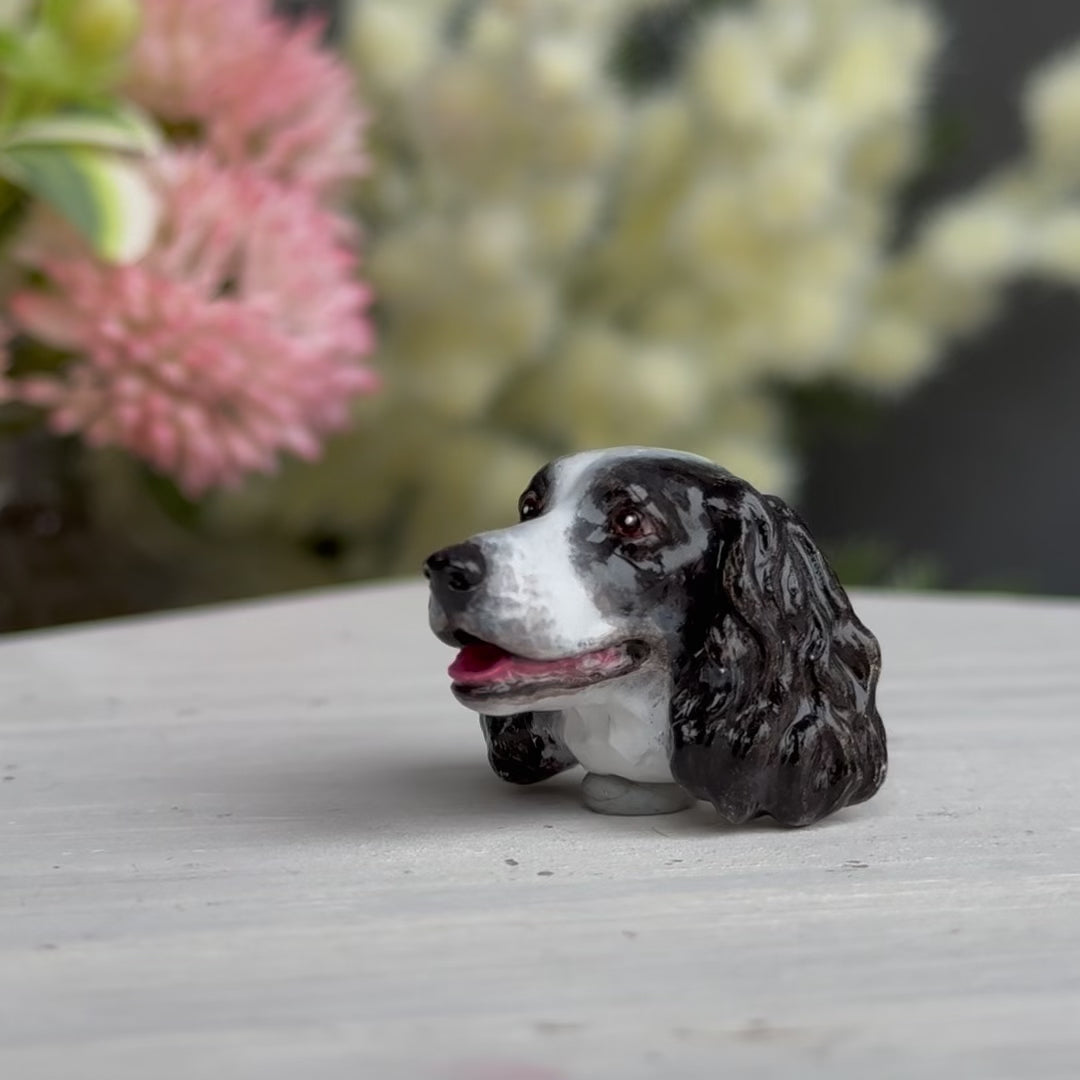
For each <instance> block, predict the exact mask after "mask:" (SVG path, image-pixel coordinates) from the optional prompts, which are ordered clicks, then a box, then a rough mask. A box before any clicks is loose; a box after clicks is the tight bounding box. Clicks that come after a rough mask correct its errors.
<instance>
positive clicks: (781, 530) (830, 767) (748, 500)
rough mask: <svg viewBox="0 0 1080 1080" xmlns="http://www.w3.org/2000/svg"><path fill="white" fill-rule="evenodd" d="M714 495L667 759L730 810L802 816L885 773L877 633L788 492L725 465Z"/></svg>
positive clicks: (680, 775)
mask: <svg viewBox="0 0 1080 1080" xmlns="http://www.w3.org/2000/svg"><path fill="white" fill-rule="evenodd" d="M709 505H710V514H711V516H712V520H713V527H714V529H715V532H716V540H717V559H716V567H715V574H716V576H715V578H714V579H713V580H712V581H711V582H710V583H709V586H710V587H706V588H705V589H704V590H703V592H704V595H705V596H706V597H707V599H706V600H705V603H706V604H708V605H709V607H710V609H711V610H710V611H708V612H705V613H704V622H705V624H706V629H705V634H704V640H703V642H699V645H700V647H699V648H696V649H695V650H693V655H688V656H686V657H684V658H683V660H682V662H681V663H680V664H679V665H677V666H676V669H675V671H674V689H673V697H672V715H671V723H672V758H671V767H672V773H673V775H674V777H675V779H676V780H677V781H678V782H679V783H680V784H682V786H683V787H685V788H686V789H687V790H689V791H690V792H691V793H692V794H694V795H696V796H697V797H698V798H701V799H706V800H708V801H709V802H712V803H713V804H714V805H715V806H716V808H717V810H718V811H719V813H720V815H721V816H722V817H723V818H725V819H726V820H728V821H731V822H735V823H737V822H743V821H746V820H748V819H750V818H752V817H756V816H758V815H760V814H763V813H767V814H771V815H772V816H773V817H774V818H776V820H777V821H779V822H781V823H783V824H785V825H807V824H809V823H810V822H813V821H817V820H818V819H819V818H822V817H824V816H825V815H826V814H829V813H831V812H832V811H834V810H838V809H839V808H840V807H842V806H847V805H849V804H851V803H857V802H861V801H863V800H864V799H868V798H870V796H871V795H873V794H874V792H875V791H877V789H878V788H879V787H880V786H881V784H882V782H883V781H884V779H885V768H886V750H885V730H884V728H883V726H882V723H881V718H880V716H879V715H878V711H877V706H876V704H875V689H876V684H877V678H878V672H879V670H880V665H881V653H880V650H879V648H878V643H877V640H876V639H875V637H874V636H873V634H871V633H870V631H869V630H867V629H866V627H865V626H863V624H862V623H861V622H860V621H859V619H858V618H857V617H856V615H855V613H854V611H853V610H852V608H851V602H850V601H849V599H848V597H847V594H846V593H845V592H844V589H843V587H842V586H841V585H840V583H839V581H837V579H836V575H835V574H834V573H833V572H832V570H831V568H830V567H829V566H828V564H827V563H826V561H825V558H824V556H823V555H822V554H821V552H820V551H819V550H818V548H817V546H816V545H815V543H814V541H813V540H812V539H811V537H810V534H809V532H808V531H807V529H806V526H805V525H804V524H803V523H802V521H800V520H799V519H798V517H796V515H795V514H794V513H793V512H792V511H791V510H790V509H789V508H788V507H787V506H786V505H785V504H784V503H783V502H782V501H781V500H780V499H778V498H775V497H774V496H762V495H760V494H759V493H758V492H757V491H755V490H754V489H753V488H751V487H750V486H749V485H746V484H743V483H742V482H741V481H732V480H731V479H730V478H729V479H728V480H726V481H725V482H724V484H723V485H721V486H720V487H719V488H718V490H717V492H716V493H715V495H714V496H713V497H711V498H710V500H709Z"/></svg>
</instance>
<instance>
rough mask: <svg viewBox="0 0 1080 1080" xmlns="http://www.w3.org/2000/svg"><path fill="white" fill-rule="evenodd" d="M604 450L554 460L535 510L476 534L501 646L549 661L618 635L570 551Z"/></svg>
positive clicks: (488, 601)
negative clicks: (534, 514) (531, 514)
mask: <svg viewBox="0 0 1080 1080" xmlns="http://www.w3.org/2000/svg"><path fill="white" fill-rule="evenodd" d="M607 453H608V452H607V451H601V452H598V453H592V454H576V455H575V456H574V457H571V458H564V459H562V460H561V461H559V462H556V463H555V465H554V466H553V473H554V479H553V483H552V485H551V488H550V490H549V491H548V492H547V495H546V498H545V506H544V512H543V513H542V514H541V515H540V516H539V517H537V518H534V519H532V520H530V521H524V522H522V523H521V524H519V525H512V526H510V527H509V528H507V529H500V530H497V531H495V532H489V533H481V534H480V535H479V536H477V537H476V540H477V541H478V542H479V543H480V544H481V547H482V550H483V551H484V556H485V559H486V560H487V564H488V568H489V574H490V579H489V581H488V583H487V590H486V591H487V595H486V598H485V607H487V608H488V610H489V612H490V615H491V617H493V618H494V620H495V621H496V622H497V623H498V629H499V633H498V634H497V636H496V640H497V641H498V643H499V644H500V645H501V646H502V647H503V648H505V649H508V650H510V651H511V652H514V653H517V654H518V655H520V656H527V657H531V658H533V659H537V660H553V659H557V658H560V657H564V656H576V655H578V654H580V653H584V652H591V651H592V650H594V649H598V648H601V647H602V646H604V645H606V644H610V643H614V642H615V641H616V640H617V637H618V630H617V627H615V626H614V625H613V624H612V623H611V622H610V621H608V619H607V618H605V616H604V615H603V614H602V613H601V612H600V610H599V609H598V608H597V606H596V603H595V601H594V600H593V598H592V595H591V593H590V591H589V589H588V587H587V585H586V583H585V582H584V581H583V580H582V579H581V577H580V575H579V573H578V571H577V569H576V568H575V565H574V560H573V553H572V550H571V544H572V542H573V533H574V529H575V526H576V524H577V522H578V514H577V510H578V504H579V502H580V500H581V496H582V494H583V493H584V490H585V486H586V483H587V478H588V475H589V473H591V472H592V469H593V467H594V466H595V465H596V464H597V462H598V461H599V460H601V459H602V458H604V457H606V456H607Z"/></svg>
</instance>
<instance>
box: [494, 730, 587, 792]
mask: <svg viewBox="0 0 1080 1080" xmlns="http://www.w3.org/2000/svg"><path fill="white" fill-rule="evenodd" d="M480 727H481V729H482V730H483V732H484V739H485V741H486V742H487V748H488V761H489V762H490V763H491V767H492V768H493V769H494V770H495V772H496V773H497V774H498V775H499V776H500V777H502V779H503V780H506V781H508V782H509V783H511V784H535V783H537V782H538V781H540V780H547V779H548V778H549V777H552V776H555V775H557V774H558V773H561V772H564V771H565V770H566V769H571V768H573V767H574V766H575V765H576V764H577V759H576V758H575V757H574V755H573V754H571V753H570V751H569V750H567V748H566V745H565V744H564V743H563V741H562V736H561V735H560V734H559V732H560V729H561V727H562V713H559V712H523V713H515V714H514V715H513V716H481V717H480Z"/></svg>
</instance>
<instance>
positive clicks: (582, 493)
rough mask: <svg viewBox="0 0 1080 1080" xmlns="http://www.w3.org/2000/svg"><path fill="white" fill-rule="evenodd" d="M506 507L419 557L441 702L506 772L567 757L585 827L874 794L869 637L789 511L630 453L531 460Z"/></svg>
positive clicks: (819, 809) (791, 816)
mask: <svg viewBox="0 0 1080 1080" xmlns="http://www.w3.org/2000/svg"><path fill="white" fill-rule="evenodd" d="M519 509H520V514H521V522H520V523H519V524H517V525H513V526H511V527H510V528H507V529H501V530H498V531H494V532H488V533H481V534H479V535H477V536H474V537H472V538H471V539H469V540H467V541H465V542H464V543H461V544H457V545H455V546H453V547H448V548H444V549H443V550H442V551H438V552H436V553H435V554H434V555H432V556H431V557H430V558H429V559H428V560H427V563H426V564H425V573H426V576H427V577H428V579H429V581H430V585H431V604H430V619H431V628H432V630H434V632H435V634H436V635H437V636H438V637H439V638H440V639H441V640H442V641H444V642H446V643H447V644H451V645H456V646H458V647H460V650H461V651H460V653H459V654H458V657H457V659H456V660H455V661H454V662H453V664H451V666H450V670H449V674H450V677H451V679H452V680H453V692H454V695H455V696H456V697H457V699H458V700H459V701H460V702H462V703H463V704H464V705H466V706H468V707H469V708H470V709H475V710H476V711H477V712H478V713H480V714H481V717H480V719H481V725H482V727H483V731H484V735H485V737H486V739H487V745H488V751H489V758H490V761H491V765H492V768H493V769H494V770H495V772H496V773H498V775H499V776H501V777H502V778H503V779H504V780H508V781H510V782H512V783H515V784H531V783H535V782H536V781H539V780H546V779H547V778H548V777H551V776H555V775H556V774H557V773H560V772H563V771H564V770H565V769H569V768H571V767H573V766H574V765H576V764H579V763H580V764H581V765H583V766H584V767H585V769H586V770H587V775H586V776H585V779H584V782H583V786H582V791H583V796H584V801H585V804H586V806H588V807H589V808H590V809H591V810H596V811H598V812H600V813H608V814H662V813H670V812H673V811H677V810H682V809H685V808H686V807H688V806H690V805H691V804H692V803H693V802H694V800H695V799H705V800H707V801H709V802H711V803H712V804H713V805H714V806H715V807H716V809H717V811H718V812H719V814H720V816H721V817H722V818H723V819H724V820H726V821H729V822H732V823H739V822H744V821H747V820H749V819H751V818H754V817H757V816H759V815H761V814H771V815H772V817H774V818H775V819H776V820H777V821H779V822H781V823H782V824H784V825H808V824H809V823H811V822H813V821H817V820H818V819H820V818H822V817H824V816H825V815H826V814H830V813H832V812H833V811H834V810H838V809H840V807H842V806H848V805H850V804H852V803H858V802H862V801H863V800H864V799H868V798H870V796H871V795H873V794H874V792H876V791H877V790H878V788H879V787H880V786H881V784H882V782H883V780H884V779H885V768H886V751H885V730H884V728H883V727H882V723H881V718H880V716H879V715H878V711H877V707H876V705H875V702H874V692H875V687H876V684H877V678H878V671H879V669H880V663H881V654H880V650H879V648H878V643H877V640H876V639H875V638H874V636H873V634H871V633H870V631H869V630H867V629H866V627H865V626H863V624H862V623H861V622H860V621H859V619H858V618H857V617H856V615H855V613H854V612H853V611H852V608H851V603H850V601H849V600H848V597H847V594H846V593H845V592H844V589H843V588H842V586H841V585H840V583H839V582H838V581H837V579H836V576H835V574H834V573H833V572H832V570H831V569H830V567H829V566H828V564H827V563H826V562H825V559H824V557H823V556H822V554H821V552H820V551H819V550H818V548H817V546H816V545H815V544H814V542H813V540H812V539H811V538H810V534H809V533H808V532H807V529H806V526H805V525H803V523H802V522H801V521H800V520H799V518H798V517H797V516H796V515H795V514H794V513H793V512H792V511H791V510H790V509H789V508H788V506H787V505H786V504H785V503H784V502H783V501H781V500H780V499H778V498H776V497H775V496H772V495H762V494H760V493H759V492H758V491H756V490H755V489H754V488H753V487H751V486H750V485H749V484H748V483H746V482H745V481H743V480H740V479H738V478H737V477H735V476H733V475H732V474H731V473H729V472H727V471H726V470H724V469H721V468H720V467H718V466H716V465H714V464H712V463H711V462H709V461H707V460H705V459H704V458H699V457H694V456H691V455H688V454H681V453H676V452H674V451H667V450H654V449H646V448H638V447H624V448H619V449H613V450H603V451H598V452H593V453H583V454H576V455H574V456H572V457H566V458H562V459H560V460H558V461H555V462H553V463H552V464H550V465H547V466H546V467H545V468H543V469H542V470H541V471H540V472H539V473H538V474H537V475H536V476H535V477H534V478H533V480H532V482H531V483H530V484H529V486H528V489H527V490H526V491H525V493H524V495H522V497H521V501H520V504H519Z"/></svg>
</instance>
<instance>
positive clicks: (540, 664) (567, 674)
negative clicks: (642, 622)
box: [448, 639, 649, 715]
mask: <svg viewBox="0 0 1080 1080" xmlns="http://www.w3.org/2000/svg"><path fill="white" fill-rule="evenodd" d="M648 653H649V649H648V646H647V645H646V644H645V643H644V642H642V641H639V640H637V639H633V640H630V641H622V642H618V643H616V644H613V645H605V646H603V647H601V648H598V649H592V650H590V651H588V652H583V653H579V654H577V655H573V656H563V657H559V658H557V659H553V660H536V659H533V658H531V657H525V656H518V655H516V654H514V653H511V652H508V651H507V650H505V649H503V648H501V647H500V646H498V645H494V644H491V643H490V642H486V641H479V640H477V639H471V640H469V641H468V642H467V643H464V644H463V645H462V648H461V651H460V652H459V653H458V655H457V658H456V659H455V660H454V662H453V663H452V664H451V665H450V668H449V672H448V674H449V675H450V678H451V680H452V684H451V690H452V691H453V694H454V697H456V698H457V699H458V701H460V702H461V703H462V705H465V706H466V707H468V708H470V709H475V710H476V711H478V712H487V713H489V714H496V715H506V714H508V713H513V712H518V711H521V710H524V709H539V708H543V707H545V706H548V707H554V706H555V705H557V704H559V703H561V702H563V701H564V700H565V699H567V698H572V697H574V696H576V695H578V694H581V693H582V692H584V691H586V690H588V689H589V688H591V687H593V686H596V685H598V684H600V683H605V682H609V681H611V680H613V679H620V678H623V677H624V676H626V675H629V674H631V673H632V672H634V671H636V670H637V669H638V668H639V667H641V665H642V664H643V663H644V662H645V660H646V658H647V657H648Z"/></svg>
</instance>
